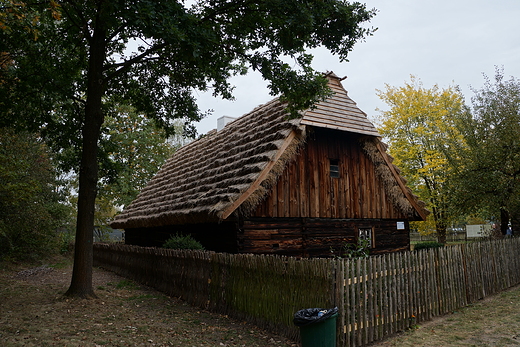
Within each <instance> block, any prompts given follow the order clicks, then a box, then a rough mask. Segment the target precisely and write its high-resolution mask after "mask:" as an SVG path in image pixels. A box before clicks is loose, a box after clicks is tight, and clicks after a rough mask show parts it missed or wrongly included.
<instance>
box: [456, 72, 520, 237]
mask: <svg viewBox="0 0 520 347" xmlns="http://www.w3.org/2000/svg"><path fill="white" fill-rule="evenodd" d="M484 77H485V83H484V86H483V87H482V88H480V89H474V90H473V92H474V95H473V97H472V98H471V107H469V108H468V109H467V111H466V112H464V113H463V114H462V115H461V117H460V118H459V119H458V121H457V124H456V125H457V128H458V129H459V131H460V133H461V134H462V136H463V138H464V144H465V146H463V147H461V149H460V157H459V160H457V161H454V163H453V166H454V167H455V168H457V189H456V190H455V191H454V194H456V195H455V199H456V202H457V204H458V206H459V207H460V208H462V209H463V210H465V211H468V210H479V209H485V210H487V211H489V213H490V214H491V215H493V216H494V219H495V220H499V219H500V220H501V223H500V226H501V231H502V233H503V234H505V233H506V228H507V226H508V224H509V222H510V220H511V218H513V219H515V220H516V221H517V223H518V226H520V223H519V221H518V219H519V218H520V215H519V212H518V211H520V81H519V80H518V79H516V78H514V77H510V78H509V79H505V78H504V73H503V69H500V68H497V69H496V73H495V78H494V81H492V80H490V79H489V78H488V77H487V76H484Z"/></svg>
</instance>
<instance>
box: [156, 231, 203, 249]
mask: <svg viewBox="0 0 520 347" xmlns="http://www.w3.org/2000/svg"><path fill="white" fill-rule="evenodd" d="M163 247H164V248H171V249H195V250H197V249H200V250H202V249H204V247H202V245H201V244H200V242H199V241H197V240H195V239H194V238H193V237H191V235H182V234H175V235H172V236H171V237H170V238H169V239H168V240H166V242H165V243H164V244H163Z"/></svg>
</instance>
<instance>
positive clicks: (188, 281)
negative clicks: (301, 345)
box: [94, 238, 520, 347]
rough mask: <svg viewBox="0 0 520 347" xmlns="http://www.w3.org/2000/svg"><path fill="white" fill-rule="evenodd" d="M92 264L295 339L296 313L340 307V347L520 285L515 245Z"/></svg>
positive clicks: (199, 254)
mask: <svg viewBox="0 0 520 347" xmlns="http://www.w3.org/2000/svg"><path fill="white" fill-rule="evenodd" d="M94 260H95V264H96V265H97V266H101V267H103V268H106V269H108V270H111V271H113V272H116V273H118V274H120V275H122V276H125V277H128V278H131V279H133V280H136V281H138V282H141V283H143V284H146V285H149V286H151V287H154V288H157V289H158V290H161V291H163V292H165V293H167V294H169V295H174V296H176V297H182V298H183V299H185V300H186V301H187V302H189V303H191V304H193V305H196V306H199V307H202V308H206V309H208V310H211V311H215V312H219V313H223V314H228V315H230V316H233V317H236V318H238V319H243V320H247V321H249V322H251V323H254V324H256V325H258V326H260V327H262V328H265V329H268V330H270V331H272V332H275V333H279V334H283V335H285V336H287V337H289V338H293V339H295V340H297V339H298V336H299V334H298V329H297V328H296V327H295V326H294V325H293V323H292V318H293V314H294V313H295V312H296V311H298V310H300V309H304V308H311V307H320V308H331V307H334V306H337V307H338V308H339V313H340V314H339V316H338V318H337V325H338V329H337V346H338V347H346V346H348V347H351V346H364V345H367V344H370V343H372V342H374V341H378V340H381V339H383V338H384V337H386V336H388V335H390V334H393V333H395V332H398V331H402V330H405V329H407V328H410V327H413V326H414V325H416V324H418V323H420V322H423V321H426V320H429V319H431V318H432V317H435V316H438V315H442V314H445V313H448V312H452V311H454V310H456V309H458V308H460V307H463V306H465V305H468V304H470V303H473V302H475V301H477V300H480V299H482V298H483V297H485V296H488V295H492V294H495V293H497V292H500V291H502V290H504V289H507V288H509V287H511V286H514V285H517V284H519V283H520V239H518V238H513V239H504V240H497V241H485V242H474V243H468V244H462V245H456V246H450V247H444V248H438V249H429V250H421V251H414V252H401V253H391V254H386V255H378V256H372V257H368V258H357V259H297V258H292V257H282V256H270V255H251V254H223V253H214V252H206V251H179V250H168V249H161V248H145V247H137V246H129V245H120V244H95V245H94Z"/></svg>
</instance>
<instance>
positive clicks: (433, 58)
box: [197, 0, 520, 134]
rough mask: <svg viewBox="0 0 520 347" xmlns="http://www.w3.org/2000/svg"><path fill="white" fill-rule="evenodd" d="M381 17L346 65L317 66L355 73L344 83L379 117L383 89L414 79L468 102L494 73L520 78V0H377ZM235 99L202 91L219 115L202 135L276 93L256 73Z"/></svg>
mask: <svg viewBox="0 0 520 347" xmlns="http://www.w3.org/2000/svg"><path fill="white" fill-rule="evenodd" d="M366 4H367V7H368V8H376V9H377V10H378V11H379V12H378V13H377V15H376V16H375V17H374V19H373V20H372V22H371V23H369V24H368V25H369V26H373V27H377V28H378V30H377V31H376V32H375V33H374V35H373V36H371V37H368V38H367V39H366V41H365V42H360V43H358V44H356V45H355V46H354V50H353V51H352V52H351V54H350V55H349V62H344V63H340V62H339V60H338V58H337V57H335V56H332V55H331V54H330V53H328V51H326V50H318V51H316V52H314V53H315V58H314V64H313V67H314V68H315V69H316V70H318V71H328V70H332V71H334V73H336V75H338V76H340V77H344V76H348V78H347V79H346V80H344V81H343V82H342V83H343V86H344V87H345V89H346V90H347V91H348V92H349V95H350V97H351V98H352V99H353V100H354V101H355V102H356V103H357V104H358V106H359V107H360V108H361V109H362V110H363V111H365V112H366V113H367V114H368V116H369V118H371V119H372V120H373V119H374V118H375V116H376V115H377V114H378V112H377V111H376V109H377V108H379V109H387V106H386V104H384V103H383V102H381V101H380V100H379V97H378V96H377V95H376V89H379V90H383V89H384V88H385V83H388V84H390V85H392V86H402V85H404V82H405V81H409V80H410V75H411V74H413V75H415V76H416V77H418V78H419V79H420V80H421V81H422V82H423V84H424V86H425V87H427V88H429V87H431V86H432V85H434V84H438V85H439V86H440V87H441V88H444V87H448V86H450V85H458V86H460V87H461V89H462V92H463V93H464V96H465V97H466V100H467V101H468V102H469V99H470V97H471V96H472V92H471V90H470V87H473V88H477V89H478V88H480V87H481V86H482V85H483V82H484V79H483V76H482V73H485V74H486V75H487V76H489V77H493V76H494V71H495V66H503V67H504V74H505V75H506V76H515V77H517V78H520V0H435V1H431V0H370V1H367V2H366ZM232 83H233V84H234V85H235V86H236V89H235V93H234V95H235V97H236V100H235V101H223V100H220V99H216V98H213V97H211V95H210V93H199V94H198V95H197V98H198V104H199V107H200V109H201V110H208V109H213V110H214V112H213V115H212V116H210V117H208V118H206V119H204V120H203V121H202V122H200V123H198V125H197V130H198V132H199V134H205V133H207V132H208V131H209V130H211V129H214V128H216V124H217V118H219V117H221V116H223V115H227V116H230V117H240V116H241V115H243V114H245V113H248V112H249V111H251V110H252V109H253V108H254V107H256V106H258V105H260V104H263V103H266V102H268V101H269V100H271V99H272V98H273V97H272V96H270V95H269V91H268V89H267V87H266V83H265V82H264V81H263V80H262V78H261V77H260V75H258V74H253V73H250V74H248V75H246V76H240V77H236V78H234V79H233V80H232Z"/></svg>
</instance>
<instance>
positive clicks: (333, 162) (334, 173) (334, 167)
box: [330, 159, 339, 178]
mask: <svg viewBox="0 0 520 347" xmlns="http://www.w3.org/2000/svg"><path fill="white" fill-rule="evenodd" d="M330 177H333V178H339V160H337V159H330Z"/></svg>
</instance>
